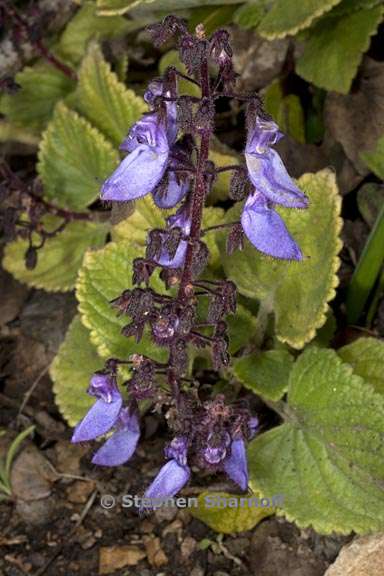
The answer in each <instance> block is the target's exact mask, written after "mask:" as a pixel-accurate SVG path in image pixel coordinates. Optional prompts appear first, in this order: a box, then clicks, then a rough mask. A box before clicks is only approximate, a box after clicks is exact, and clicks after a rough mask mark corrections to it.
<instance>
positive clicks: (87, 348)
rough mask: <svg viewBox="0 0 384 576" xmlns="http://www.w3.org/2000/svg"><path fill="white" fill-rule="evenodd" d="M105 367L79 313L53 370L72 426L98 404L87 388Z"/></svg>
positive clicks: (60, 401)
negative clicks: (95, 403) (93, 377)
mask: <svg viewBox="0 0 384 576" xmlns="http://www.w3.org/2000/svg"><path fill="white" fill-rule="evenodd" d="M103 366H104V362H103V360H102V359H101V358H100V357H99V356H98V354H97V352H96V348H95V347H94V346H93V345H92V344H91V341H90V338H89V331H88V330H87V329H86V328H85V327H84V326H83V325H82V323H81V320H80V316H79V315H77V316H75V318H74V319H73V320H72V323H71V325H70V327H69V328H68V331H67V334H66V336H65V340H64V342H63V343H62V345H61V346H60V348H59V351H58V353H57V356H56V357H55V359H54V361H53V363H52V365H51V367H50V371H49V373H50V376H51V378H52V380H53V392H54V394H55V401H56V404H57V406H58V408H59V410H60V412H61V414H62V415H63V417H64V418H65V419H66V421H67V422H68V424H69V425H70V426H75V425H76V424H77V423H78V422H79V420H81V419H82V418H83V417H84V416H85V414H86V413H87V411H88V410H89V408H90V407H91V406H92V404H93V403H94V401H95V399H94V398H92V397H91V396H88V394H86V391H87V388H88V385H89V380H90V378H91V376H92V374H93V373H94V372H96V370H101V369H102V368H103Z"/></svg>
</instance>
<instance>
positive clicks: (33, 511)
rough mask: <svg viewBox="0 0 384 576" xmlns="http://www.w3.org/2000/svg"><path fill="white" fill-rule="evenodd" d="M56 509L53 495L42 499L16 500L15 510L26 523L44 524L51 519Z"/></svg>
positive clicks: (33, 524)
mask: <svg viewBox="0 0 384 576" xmlns="http://www.w3.org/2000/svg"><path fill="white" fill-rule="evenodd" d="M55 510H56V505H55V499H54V497H53V496H50V497H49V498H44V499H43V500H32V501H30V502H28V501H27V500H21V499H19V500H17V502H16V512H17V514H18V515H19V516H20V518H21V519H22V520H23V522H25V524H27V525H32V526H44V525H45V524H49V523H50V522H51V520H52V517H53V515H54V512H55Z"/></svg>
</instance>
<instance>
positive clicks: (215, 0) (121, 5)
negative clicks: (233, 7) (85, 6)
mask: <svg viewBox="0 0 384 576" xmlns="http://www.w3.org/2000/svg"><path fill="white" fill-rule="evenodd" d="M241 2H242V0H206V1H205V3H204V5H206V6H220V5H225V4H240V3H241ZM200 6H201V0H97V8H98V10H99V13H100V14H110V15H112V14H125V13H126V12H128V11H130V10H133V9H135V12H136V13H137V14H147V13H148V12H154V11H156V10H157V11H161V12H164V13H171V12H174V11H175V10H185V9H188V8H200Z"/></svg>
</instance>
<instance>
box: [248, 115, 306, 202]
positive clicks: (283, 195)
mask: <svg viewBox="0 0 384 576" xmlns="http://www.w3.org/2000/svg"><path fill="white" fill-rule="evenodd" d="M281 136H282V134H281V132H280V131H279V129H278V127H277V124H275V122H273V121H272V120H270V121H269V120H265V119H261V118H260V117H257V118H256V123H255V127H254V129H253V132H251V133H250V134H248V139H247V145H246V147H245V159H246V162H247V168H248V174H249V177H250V179H251V182H252V184H253V185H254V186H255V188H256V190H257V191H258V192H260V193H261V194H262V195H263V196H265V198H267V199H268V200H270V201H271V202H273V203H275V204H281V205H282V206H286V207H287V208H307V206H308V198H307V197H306V196H305V194H303V192H301V190H300V189H299V188H298V187H297V186H296V184H295V183H294V182H293V180H292V178H291V177H290V176H289V174H288V172H287V170H286V168H285V166H284V164H283V162H282V160H281V158H280V156H279V155H278V153H277V152H276V150H273V149H272V148H270V147H269V146H270V145H271V144H275V143H276V142H277V141H278V140H279V139H280V138H281Z"/></svg>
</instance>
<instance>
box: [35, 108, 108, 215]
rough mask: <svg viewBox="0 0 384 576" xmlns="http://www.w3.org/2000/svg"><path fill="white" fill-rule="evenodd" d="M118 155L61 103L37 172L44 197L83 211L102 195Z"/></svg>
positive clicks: (95, 131)
mask: <svg viewBox="0 0 384 576" xmlns="http://www.w3.org/2000/svg"><path fill="white" fill-rule="evenodd" d="M118 161H119V155H118V152H117V151H116V150H114V148H113V147H112V145H111V144H110V143H109V142H108V141H107V140H106V139H105V138H104V136H103V135H102V134H101V133H100V132H99V131H98V130H97V129H96V128H94V127H93V126H92V125H91V124H90V123H89V122H88V121H87V120H85V118H82V117H81V116H79V115H78V114H77V113H76V112H74V111H73V110H70V109H69V108H67V107H66V106H65V105H64V104H62V103H60V104H58V105H57V107H56V109H55V113H54V116H53V118H52V120H51V122H50V123H49V125H48V128H47V130H46V131H45V132H44V134H43V139H42V142H41V145H40V150H39V162H38V166H37V169H38V172H39V175H40V177H41V180H42V182H43V185H44V195H45V197H46V198H47V199H49V200H51V201H52V202H54V203H55V204H56V205H57V206H60V207H63V208H70V209H73V210H82V209H84V208H85V207H86V206H88V205H89V204H91V203H92V202H93V201H94V200H95V199H96V198H97V197H98V195H99V191H100V186H101V183H102V182H103V180H105V179H106V178H107V177H108V176H110V174H111V173H112V172H113V171H114V169H115V168H116V166H117V164H118Z"/></svg>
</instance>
